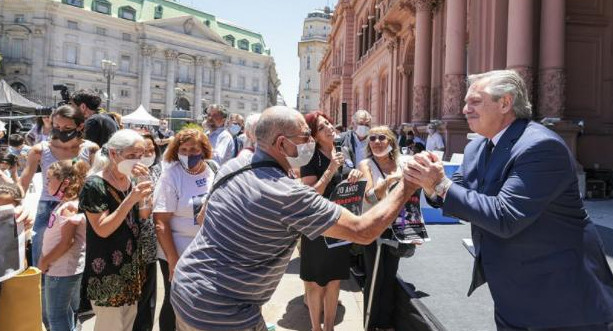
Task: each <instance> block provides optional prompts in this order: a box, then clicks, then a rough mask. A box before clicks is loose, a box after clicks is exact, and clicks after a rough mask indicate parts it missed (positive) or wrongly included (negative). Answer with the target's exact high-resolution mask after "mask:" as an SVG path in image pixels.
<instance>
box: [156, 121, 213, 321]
mask: <svg viewBox="0 0 613 331" xmlns="http://www.w3.org/2000/svg"><path fill="white" fill-rule="evenodd" d="M212 150H213V149H212V147H211V144H210V143H209V139H208V138H207V136H206V135H205V134H204V133H203V132H202V131H200V130H197V129H183V130H181V131H179V132H178V133H177V134H176V135H175V137H174V139H173V140H172V142H171V143H170V144H169V145H168V149H167V150H166V153H165V155H164V157H165V160H166V162H168V163H169V166H168V167H166V168H165V169H164V170H163V171H162V175H161V176H160V180H159V182H158V183H157V185H156V188H155V194H154V208H153V220H154V221H155V224H156V230H157V236H158V241H159V243H160V246H161V248H162V251H163V253H164V254H163V255H160V256H159V258H160V260H159V262H160V266H161V268H162V274H163V276H164V277H163V279H164V302H163V303H162V309H161V312H160V330H162V331H164V330H174V329H175V315H174V311H173V310H172V307H171V305H170V281H171V280H172V277H173V274H174V269H175V265H176V264H177V261H178V260H179V257H180V256H181V253H183V251H184V250H185V248H187V246H188V245H189V243H190V242H191V241H192V239H194V237H195V236H196V234H197V233H198V230H199V229H200V224H199V222H197V221H196V216H197V215H198V213H199V211H200V210H201V208H202V203H203V201H204V198H205V197H206V195H207V193H208V191H209V189H210V187H211V184H212V183H213V178H214V177H215V171H214V169H212V168H213V167H215V166H212V165H211V164H212V163H209V162H212V161H208V160H210V159H211V156H212ZM215 168H216V167H215Z"/></svg>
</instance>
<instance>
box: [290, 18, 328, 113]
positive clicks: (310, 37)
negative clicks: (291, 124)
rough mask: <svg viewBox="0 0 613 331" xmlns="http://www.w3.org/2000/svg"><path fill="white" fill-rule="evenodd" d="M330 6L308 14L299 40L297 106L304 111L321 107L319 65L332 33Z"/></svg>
mask: <svg viewBox="0 0 613 331" xmlns="http://www.w3.org/2000/svg"><path fill="white" fill-rule="evenodd" d="M331 18H332V13H331V11H330V7H325V8H324V9H323V10H315V11H313V12H310V13H309V14H308V15H307V18H306V19H305V20H304V25H303V28H302V37H301V38H300V41H299V42H298V57H299V58H300V83H299V87H298V90H299V91H298V100H297V102H296V105H297V106H296V108H298V110H299V111H300V112H302V113H308V112H310V111H312V110H317V109H319V94H320V93H319V86H320V82H319V73H318V72H317V67H318V66H319V63H320V62H321V60H322V58H323V56H324V54H325V52H326V48H327V41H326V40H327V39H328V35H329V34H330V19H331Z"/></svg>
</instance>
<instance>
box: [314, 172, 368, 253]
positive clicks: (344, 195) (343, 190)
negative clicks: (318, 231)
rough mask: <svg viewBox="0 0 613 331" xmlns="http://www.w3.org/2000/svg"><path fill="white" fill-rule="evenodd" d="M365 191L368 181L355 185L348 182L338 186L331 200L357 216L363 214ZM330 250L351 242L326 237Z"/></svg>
mask: <svg viewBox="0 0 613 331" xmlns="http://www.w3.org/2000/svg"><path fill="white" fill-rule="evenodd" d="M364 191H366V181H365V180H360V181H357V182H355V183H353V184H350V183H348V182H347V181H346V180H344V181H342V182H341V183H340V184H338V185H336V187H335V188H334V191H332V195H330V200H331V201H332V202H335V203H337V204H339V205H341V206H343V207H345V208H347V209H348V210H349V211H350V212H352V213H353V214H355V215H361V214H362V203H363V202H364ZM324 240H325V242H326V245H328V248H334V247H339V246H344V245H349V244H351V242H350V241H345V240H339V239H336V238H330V237H324Z"/></svg>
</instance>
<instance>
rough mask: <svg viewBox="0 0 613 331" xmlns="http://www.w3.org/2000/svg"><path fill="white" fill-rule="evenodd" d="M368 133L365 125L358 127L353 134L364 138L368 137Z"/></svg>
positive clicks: (368, 129)
mask: <svg viewBox="0 0 613 331" xmlns="http://www.w3.org/2000/svg"><path fill="white" fill-rule="evenodd" d="M368 131H370V128H369V127H367V126H366V125H358V127H357V128H356V129H355V133H356V134H357V135H358V137H366V136H367V135H368Z"/></svg>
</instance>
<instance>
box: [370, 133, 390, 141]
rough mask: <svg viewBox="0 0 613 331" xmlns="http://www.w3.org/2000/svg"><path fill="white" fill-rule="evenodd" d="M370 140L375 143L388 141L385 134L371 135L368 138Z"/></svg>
mask: <svg viewBox="0 0 613 331" xmlns="http://www.w3.org/2000/svg"><path fill="white" fill-rule="evenodd" d="M368 140H370V141H371V142H375V141H377V140H379V141H386V140H387V136H386V135H384V134H371V135H370V136H368Z"/></svg>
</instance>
